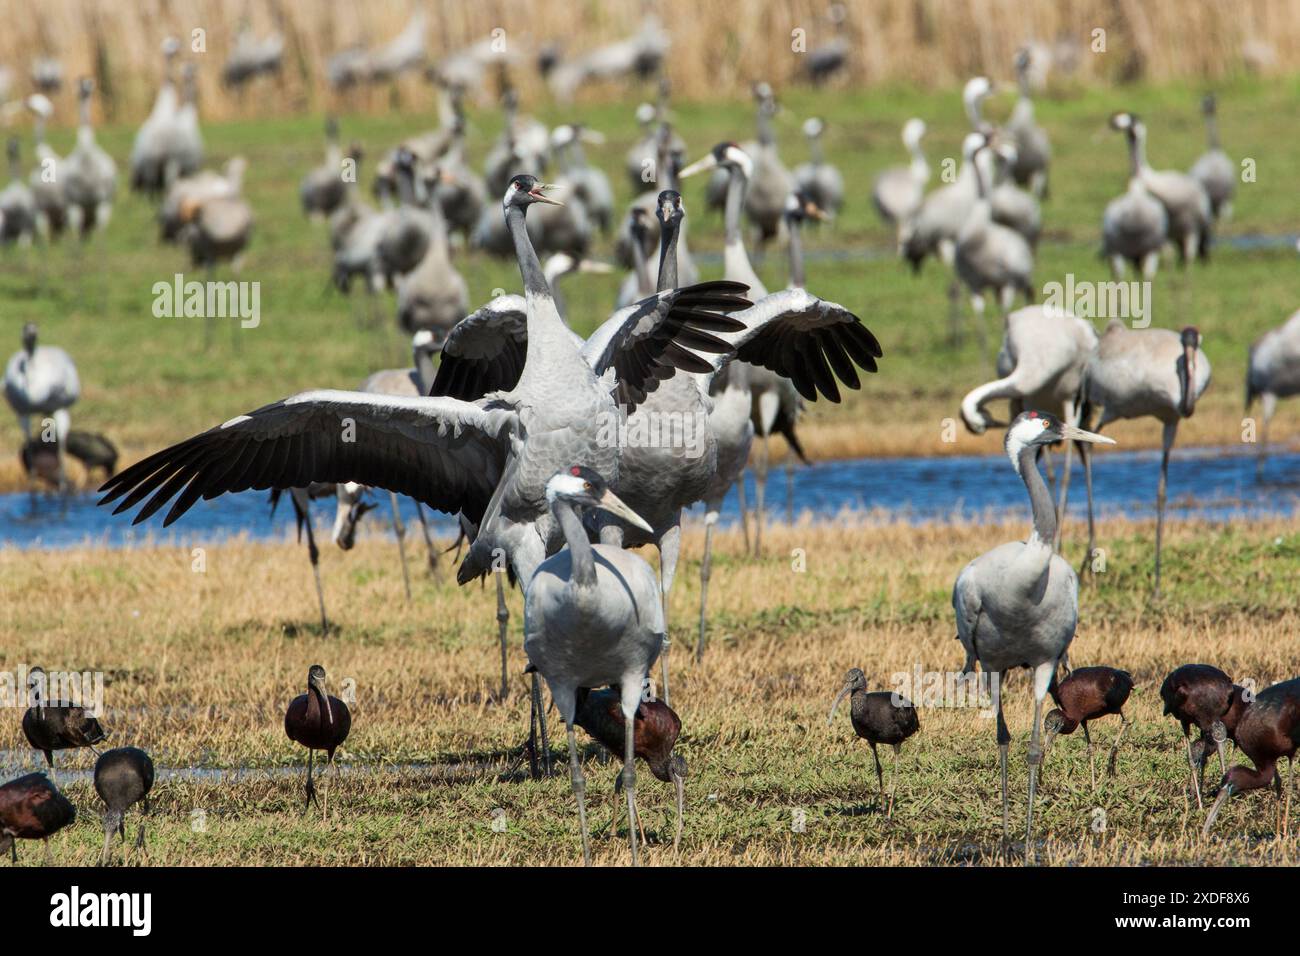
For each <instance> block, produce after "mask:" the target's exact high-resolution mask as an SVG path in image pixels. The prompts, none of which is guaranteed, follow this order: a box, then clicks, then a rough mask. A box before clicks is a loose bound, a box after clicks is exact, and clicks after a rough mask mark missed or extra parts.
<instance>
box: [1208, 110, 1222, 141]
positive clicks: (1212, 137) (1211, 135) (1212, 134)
mask: <svg viewBox="0 0 1300 956" xmlns="http://www.w3.org/2000/svg"><path fill="white" fill-rule="evenodd" d="M1205 141H1206V143H1208V144H1209V147H1210V149H1219V148H1220V147H1219V118H1218V116H1216V115H1215V114H1214V112H1213V111H1210V112H1208V113H1206V114H1205Z"/></svg>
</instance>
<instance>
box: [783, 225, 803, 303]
mask: <svg viewBox="0 0 1300 956" xmlns="http://www.w3.org/2000/svg"><path fill="white" fill-rule="evenodd" d="M785 225H786V233H787V234H788V235H789V237H790V250H789V251H790V288H792V289H802V288H803V287H804V274H803V231H802V229H801V228H800V226H799V220H797V219H796V218H794V217H793V216H787V217H786V220H785Z"/></svg>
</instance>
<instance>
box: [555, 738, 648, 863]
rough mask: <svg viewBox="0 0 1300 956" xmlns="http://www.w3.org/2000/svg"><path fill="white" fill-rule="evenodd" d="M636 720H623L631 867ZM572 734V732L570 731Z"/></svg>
mask: <svg viewBox="0 0 1300 956" xmlns="http://www.w3.org/2000/svg"><path fill="white" fill-rule="evenodd" d="M635 720H636V718H635V717H634V716H625V717H624V718H623V793H624V794H625V795H626V796H627V838H628V842H629V843H630V844H631V846H632V865H633V866H636V865H637V852H636V831H637V827H638V826H639V825H640V822H641V821H640V820H639V819H637V815H636V728H635V727H634V723H635ZM570 733H572V731H570Z"/></svg>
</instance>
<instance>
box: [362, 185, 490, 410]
mask: <svg viewBox="0 0 1300 956" xmlns="http://www.w3.org/2000/svg"><path fill="white" fill-rule="evenodd" d="M417 175H421V176H425V183H424V198H425V199H426V201H425V202H424V204H423V208H424V209H426V210H427V211H428V223H427V226H428V237H429V240H428V249H427V251H426V252H425V254H424V256H423V258H422V259H421V260H420V262H419V264H418V265H416V267H415V268H414V269H412V270H411V271H410V272H408V273H406V274H405V275H400V276H398V277H397V280H396V283H397V323H398V325H399V326H401V328H402V330H403V331H404V332H407V333H413V332H415V331H417V330H421V329H423V330H427V331H429V332H430V333H432V335H433V336H434V338H435V340H436V342H437V345H438V346H439V347H441V345H442V342H443V341H444V340H445V339H446V337H447V334H448V333H449V332H450V331H451V330H452V328H453V327H454V326H455V325H456V323H457V322H459V321H460V320H461V319H463V318H464V317H465V315H466V314H467V313H468V312H469V285H468V284H467V283H466V282H465V277H464V276H462V275H461V274H460V272H459V270H457V269H456V267H455V265H454V264H453V263H452V261H451V241H450V237H449V236H448V230H447V222H446V220H445V218H444V217H443V211H442V203H441V202H440V201H439V199H438V192H439V190H440V189H441V188H442V184H443V182H444V180H446V179H449V178H450V176H449V174H446V173H444V172H442V171H440V170H433V171H430V172H429V173H428V174H427V175H426V174H425V173H417ZM380 248H381V249H382V248H383V247H382V244H381V246H380ZM429 384H430V385H432V384H433V382H432V379H430V381H429Z"/></svg>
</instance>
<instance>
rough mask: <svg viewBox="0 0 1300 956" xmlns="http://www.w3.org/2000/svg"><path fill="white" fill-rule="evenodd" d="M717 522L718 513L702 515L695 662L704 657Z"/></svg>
mask: <svg viewBox="0 0 1300 956" xmlns="http://www.w3.org/2000/svg"><path fill="white" fill-rule="evenodd" d="M717 523H718V513H717V512H716V511H710V512H709V513H708V514H706V515H705V516H704V558H703V560H701V561H700V636H699V638H698V639H697V640H696V642H695V663H697V664H698V663H699V662H700V661H702V660H703V659H704V631H705V627H706V625H707V622H708V606H709V578H710V577H711V576H712V575H713V526H714V525H715V524H717Z"/></svg>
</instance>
